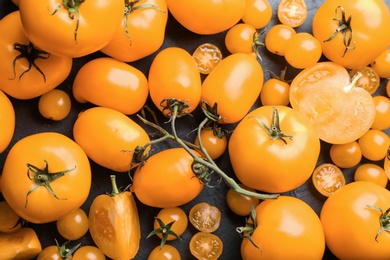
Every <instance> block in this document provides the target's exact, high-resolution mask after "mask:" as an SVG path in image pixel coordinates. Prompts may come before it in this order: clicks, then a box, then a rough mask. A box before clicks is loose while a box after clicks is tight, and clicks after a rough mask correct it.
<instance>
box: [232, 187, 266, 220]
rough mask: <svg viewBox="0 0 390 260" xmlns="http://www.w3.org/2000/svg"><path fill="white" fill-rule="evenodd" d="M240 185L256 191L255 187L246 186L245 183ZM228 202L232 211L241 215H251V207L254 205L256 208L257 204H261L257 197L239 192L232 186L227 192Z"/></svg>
mask: <svg viewBox="0 0 390 260" xmlns="http://www.w3.org/2000/svg"><path fill="white" fill-rule="evenodd" d="M238 185H239V186H240V187H242V188H245V189H246V190H249V191H255V190H254V189H250V188H248V187H245V185H243V184H241V183H240V184H238ZM226 203H227V205H228V207H229V208H230V209H231V211H233V212H234V213H235V214H237V215H239V216H249V214H250V213H251V207H252V206H253V207H254V208H256V206H257V205H259V203H260V200H259V199H258V198H255V197H250V196H247V195H244V194H241V193H238V192H236V191H234V190H233V189H232V188H230V189H229V190H228V192H227V193H226Z"/></svg>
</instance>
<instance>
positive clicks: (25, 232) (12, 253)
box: [0, 227, 42, 259]
mask: <svg viewBox="0 0 390 260" xmlns="http://www.w3.org/2000/svg"><path fill="white" fill-rule="evenodd" d="M41 251H42V245H41V242H40V241H39V238H38V236H37V233H36V232H35V231H34V229H32V228H27V227H24V228H21V229H19V230H17V231H15V232H12V233H3V232H0V259H35V257H36V256H37V255H38V254H39V253H40V252H41Z"/></svg>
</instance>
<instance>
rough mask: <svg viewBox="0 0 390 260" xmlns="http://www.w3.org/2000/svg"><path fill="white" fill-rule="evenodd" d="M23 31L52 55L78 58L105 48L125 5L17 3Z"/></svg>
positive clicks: (78, 0) (56, 0) (47, 0)
mask: <svg viewBox="0 0 390 260" xmlns="http://www.w3.org/2000/svg"><path fill="white" fill-rule="evenodd" d="M19 10H20V16H21V18H22V23H23V28H24V29H25V32H26V34H27V36H28V38H29V39H30V40H31V42H33V43H34V45H36V46H37V47H39V48H40V49H42V50H45V51H47V52H49V53H51V54H55V55H59V56H67V57H81V56H84V55H87V54H90V53H93V52H95V51H98V50H99V49H101V48H102V47H104V46H105V45H106V44H108V43H109V42H110V41H111V39H112V38H113V37H114V33H115V32H116V30H117V29H118V28H119V26H120V24H121V21H122V18H123V12H124V1H121V0H116V1H84V0H73V1H69V0H67V1H63V0H40V1H38V2H37V1H30V0H20V1H19Z"/></svg>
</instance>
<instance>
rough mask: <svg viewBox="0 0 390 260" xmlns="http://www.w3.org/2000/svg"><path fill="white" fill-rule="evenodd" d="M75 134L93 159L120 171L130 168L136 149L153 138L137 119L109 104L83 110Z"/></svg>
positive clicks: (76, 139) (75, 124)
mask: <svg viewBox="0 0 390 260" xmlns="http://www.w3.org/2000/svg"><path fill="white" fill-rule="evenodd" d="M73 136H74V140H75V141H76V143H78V144H79V145H80V146H81V147H82V148H83V150H84V151H85V153H86V154H87V155H88V157H89V158H90V159H91V160H92V161H94V162H95V163H97V164H99V165H101V166H103V167H106V168H108V169H110V170H113V171H116V172H127V171H129V170H130V164H131V160H132V158H133V154H134V150H135V148H136V147H137V146H144V145H145V144H146V143H147V142H149V141H150V138H149V136H148V134H147V133H146V131H145V130H144V129H143V128H142V127H141V126H140V125H138V124H137V123H136V122H135V121H133V120H132V119H131V118H129V117H128V116H126V115H125V114H123V113H121V112H119V111H117V110H115V109H111V108H106V107H93V108H89V109H87V110H85V111H83V112H81V113H80V115H79V116H78V118H77V119H76V121H75V123H74V126H73Z"/></svg>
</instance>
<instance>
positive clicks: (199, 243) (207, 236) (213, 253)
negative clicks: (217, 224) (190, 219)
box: [190, 232, 223, 260]
mask: <svg viewBox="0 0 390 260" xmlns="http://www.w3.org/2000/svg"><path fill="white" fill-rule="evenodd" d="M222 251H223V242H222V240H221V239H220V238H219V237H218V236H217V235H215V234H212V233H209V232H198V233H196V234H195V235H193V236H192V237H191V240H190V252H191V254H192V255H193V256H194V257H195V258H196V259H199V260H202V259H208V260H217V259H219V257H220V256H221V255H222Z"/></svg>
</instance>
